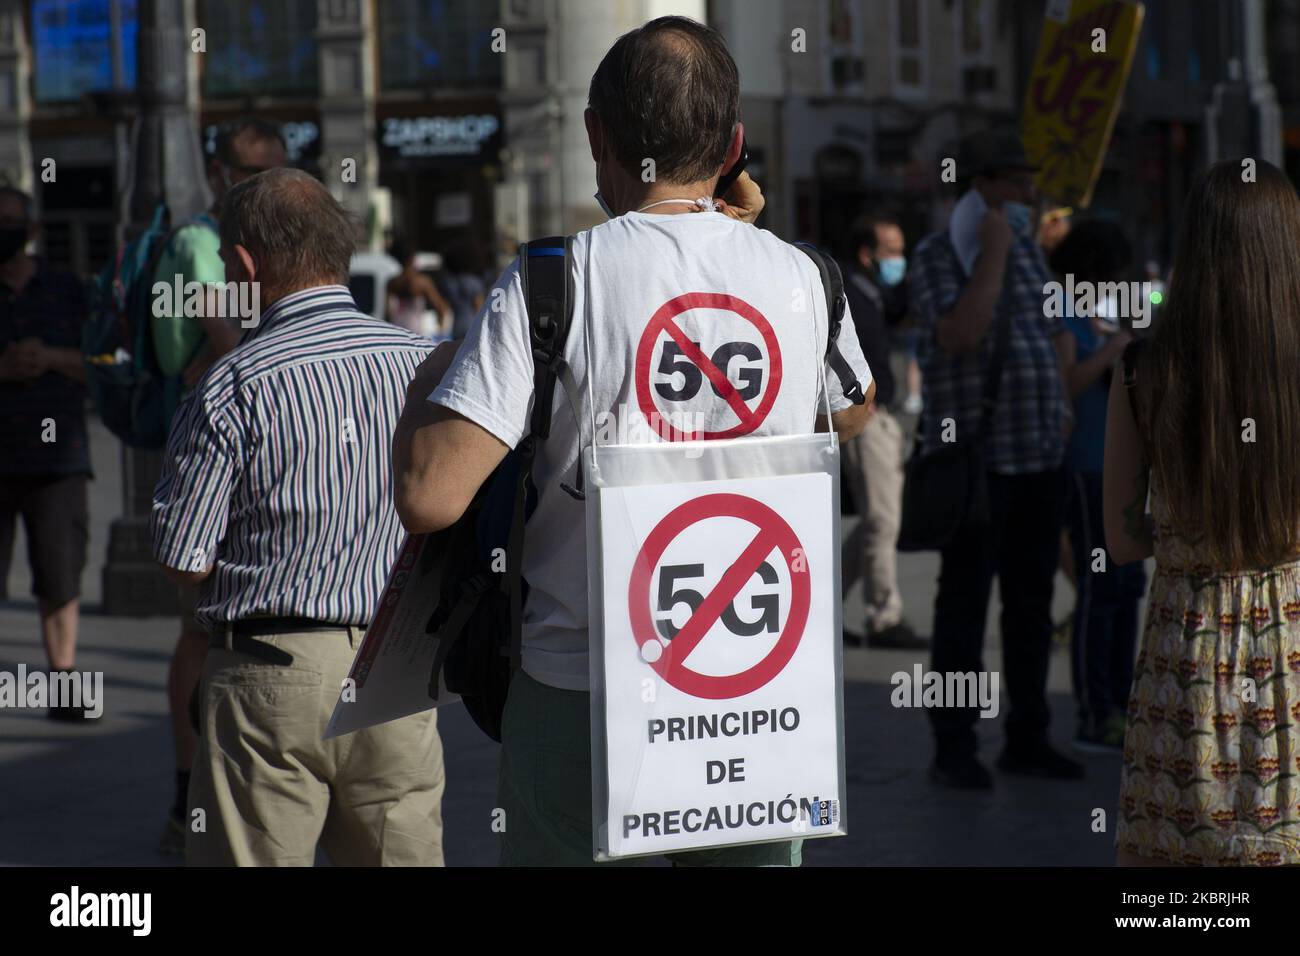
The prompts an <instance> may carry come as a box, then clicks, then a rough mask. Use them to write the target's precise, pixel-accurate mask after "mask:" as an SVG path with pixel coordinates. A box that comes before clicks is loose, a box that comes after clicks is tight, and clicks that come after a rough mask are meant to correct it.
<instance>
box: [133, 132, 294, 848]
mask: <svg viewBox="0 0 1300 956" xmlns="http://www.w3.org/2000/svg"><path fill="white" fill-rule="evenodd" d="M284 164H285V143H284V137H283V136H282V135H281V134H280V130H279V128H278V127H277V126H275V125H274V124H272V123H267V122H265V121H263V120H258V119H240V120H235V121H233V122H230V123H227V124H226V125H225V126H223V127H222V128H221V129H220V131H219V132H218V134H217V149H216V155H215V156H213V158H212V162H211V163H210V164H209V166H208V184H209V185H210V186H211V187H212V196H213V201H212V206H211V208H210V209H208V211H207V212H204V213H202V214H200V215H198V216H196V217H195V218H194V220H193V221H192V222H189V223H187V224H185V225H183V226H181V228H179V229H177V230H176V232H175V233H174V234H173V235H172V237H171V240H170V242H168V244H167V247H166V248H165V249H164V250H163V254H162V255H161V256H160V257H159V260H158V267H157V269H156V270H155V271H154V281H155V282H162V283H165V284H166V285H168V286H171V285H172V284H173V283H174V282H175V281H176V276H178V275H179V276H181V280H180V281H181V282H203V283H216V282H224V281H225V278H226V273H225V267H224V266H223V265H222V262H221V255H220V252H219V250H220V246H221V240H220V238H219V236H218V229H219V228H220V226H219V222H220V216H221V207H222V203H223V201H224V200H225V197H226V194H227V193H228V192H230V190H231V188H232V187H233V186H235V185H236V184H238V183H241V182H243V181H244V180H246V179H250V178H252V177H253V176H256V175H257V174H258V173H260V172H262V171H264V170H267V169H274V168H276V167H279V166H283V165H284ZM208 303H209V307H208V308H207V309H205V310H204V315H202V316H197V317H194V316H185V315H184V314H183V313H179V314H168V315H162V316H155V317H154V319H153V341H154V351H155V354H156V355H157V358H158V365H159V366H160V368H161V369H162V372H163V374H164V375H181V376H183V378H184V382H185V385H186V388H187V389H190V388H193V387H194V385H195V384H196V383H197V382H198V381H199V379H201V378H202V377H203V375H204V373H206V372H207V370H208V369H209V368H211V367H212V365H213V363H214V362H216V361H217V359H219V358H220V357H221V356H223V355H225V354H226V353H227V352H229V351H231V350H232V349H233V348H234V347H235V345H236V344H238V342H239V337H240V334H241V332H242V329H241V328H240V326H239V321H240V320H239V318H238V317H234V318H222V317H221V316H220V314H219V313H218V310H217V309H216V308H215V304H216V303H215V300H214V299H213V298H209V300H208ZM177 311H178V312H179V310H177ZM177 599H178V603H179V610H180V625H181V626H180V636H179V637H178V638H177V641H176V649H175V651H174V652H173V654H172V662H171V667H170V668H169V669H168V672H167V696H168V700H169V702H170V704H171V714H172V741H173V745H174V750H175V756H176V790H175V796H174V799H173V802H172V806H171V809H170V811H169V812H168V815H167V820H166V823H165V825H164V827H163V836H162V850H163V852H165V853H172V854H179V853H181V852H183V850H184V847H185V828H184V825H183V822H182V821H183V820H184V817H185V802H186V797H185V794H186V791H187V789H188V787H189V777H190V764H191V762H192V761H193V759H194V748H195V745H196V739H195V735H194V726H193V718H192V716H191V698H192V697H193V694H194V692H195V688H196V687H197V686H198V682H199V674H200V673H202V671H203V659H204V656H205V655H206V654H207V648H208V635H207V633H206V632H205V631H204V630H203V628H202V627H200V626H199V624H198V623H197V622H196V621H195V618H194V606H195V602H196V601H197V600H198V592H197V590H196V589H195V587H194V586H193V585H191V584H188V583H185V582H181V583H180V584H179V585H178V596H177Z"/></svg>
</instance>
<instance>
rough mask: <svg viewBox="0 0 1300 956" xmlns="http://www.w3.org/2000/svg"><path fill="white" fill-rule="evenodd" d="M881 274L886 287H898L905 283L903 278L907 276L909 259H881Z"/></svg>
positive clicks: (879, 267)
mask: <svg viewBox="0 0 1300 956" xmlns="http://www.w3.org/2000/svg"><path fill="white" fill-rule="evenodd" d="M877 269H878V271H879V274H880V281H881V282H883V283H884V284H885V285H891V286H892V285H898V284H899V283H900V282H902V281H903V276H904V275H906V274H907V257H906V256H894V257H892V258H889V259H881V260H880V262H879V263H878V264H877Z"/></svg>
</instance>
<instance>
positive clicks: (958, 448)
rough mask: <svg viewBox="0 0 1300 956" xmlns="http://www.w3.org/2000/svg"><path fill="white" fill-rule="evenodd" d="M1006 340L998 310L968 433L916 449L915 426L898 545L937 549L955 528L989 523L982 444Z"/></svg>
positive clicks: (1007, 319) (1006, 316)
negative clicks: (974, 424) (976, 413)
mask: <svg viewBox="0 0 1300 956" xmlns="http://www.w3.org/2000/svg"><path fill="white" fill-rule="evenodd" d="M1010 340H1011V315H1010V312H1009V311H1005V310H1004V311H1003V314H1002V315H1001V316H1000V317H999V318H998V327H997V338H996V340H995V341H994V344H993V355H992V357H991V358H990V360H989V367H988V377H987V378H986V379H985V381H984V394H983V398H982V399H981V401H980V409H981V413H980V423H979V428H978V429H977V430H976V432H975V436H974V438H972V439H971V440H970V441H966V442H950V443H946V444H941V445H940V446H939V447H938V448H935V449H933V450H931V451H929V452H926V453H924V454H922V453H921V437H922V436H921V432H920V430H919V429H918V430H917V434H916V442H915V444H914V445H913V447H912V454H911V457H909V458H908V460H907V464H906V465H905V466H904V468H903V504H902V516H901V520H900V522H899V530H898V544H897V548H898V550H899V551H942V550H943V549H944V548H945V547H946V546H947V544H948V542H949V541H951V540H952V539H953V538H954V537H955V536H956V535H957V533H958V532H959V531H977V532H978V531H983V530H985V529H987V528H988V527H989V525H990V524H991V522H992V518H991V515H990V511H989V487H988V472H987V470H986V468H985V459H984V446H985V443H986V442H987V441H988V436H989V431H990V430H991V429H992V427H993V413H994V410H995V409H996V408H997V403H998V390H999V388H1000V387H1001V384H1002V365H1003V362H1004V360H1005V359H1006V355H1007V346H1008V344H1009V343H1010Z"/></svg>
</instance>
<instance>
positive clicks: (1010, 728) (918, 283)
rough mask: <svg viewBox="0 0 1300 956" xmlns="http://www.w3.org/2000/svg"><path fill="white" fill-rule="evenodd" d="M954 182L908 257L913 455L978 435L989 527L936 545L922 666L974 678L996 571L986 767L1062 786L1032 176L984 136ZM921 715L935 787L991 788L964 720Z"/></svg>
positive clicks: (1053, 458)
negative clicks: (1052, 725) (915, 401)
mask: <svg viewBox="0 0 1300 956" xmlns="http://www.w3.org/2000/svg"><path fill="white" fill-rule="evenodd" d="M957 175H958V178H959V179H960V180H965V181H966V182H968V183H969V188H968V189H967V190H966V192H965V193H964V194H963V195H962V196H961V198H960V199H958V201H957V204H956V205H955V206H954V208H953V213H952V218H951V221H950V223H949V224H948V226H947V227H946V228H944V229H941V230H940V231H939V232H937V233H934V234H933V235H930V236H927V237H926V238H925V239H924V240H922V241H921V243H920V244H919V245H918V246H917V247H916V252H915V254H914V256H913V257H912V261H913V267H912V273H911V283H910V288H911V293H912V302H913V305H914V307H915V314H916V320H917V327H918V330H919V331H920V345H919V358H920V362H921V370H922V375H923V379H922V381H923V384H922V389H923V397H924V411H923V412H922V415H921V421H920V423H919V429H920V436H921V448H920V449H919V451H920V452H921V453H922V454H927V453H930V452H934V451H937V450H938V449H940V448H941V447H943V443H944V442H951V441H957V442H963V441H976V440H979V436H980V434H981V428H982V427H983V426H985V425H986V426H987V428H988V430H987V432H985V433H984V439H983V460H984V466H985V469H986V471H987V475H986V478H987V485H986V487H987V492H988V494H987V500H988V505H989V517H990V519H991V520H990V523H989V527H988V528H984V529H977V528H974V527H972V528H966V529H962V530H959V531H958V532H957V533H956V534H955V535H954V536H953V537H952V538H951V540H949V541H948V543H947V544H946V545H945V546H944V547H943V549H942V552H941V570H940V574H939V587H938V592H937V594H936V596H935V602H934V629H933V633H932V637H931V647H932V651H931V670H933V671H935V672H938V673H940V674H948V673H954V672H955V673H978V672H980V671H982V670H984V665H983V644H984V624H985V621H986V620H987V617H988V614H987V611H988V600H989V593H990V591H991V590H992V585H993V578H994V576H995V575H996V576H997V577H998V578H999V584H1000V594H1001V598H1002V622H1001V623H1002V666H1001V674H1002V677H1003V678H1004V680H1005V683H1006V687H1007V693H1008V697H1009V703H1010V706H1009V709H1008V714H1007V717H1006V720H1005V724H1004V730H1005V735H1006V746H1005V748H1004V749H1003V751H1002V755H1001V757H1000V758H999V760H998V768H999V769H1000V770H1002V771H1003V772H1004V773H1008V774H1020V775H1026V776H1036V777H1048V778H1055V779H1076V778H1079V777H1081V776H1083V767H1082V766H1081V765H1079V764H1078V763H1076V762H1074V761H1073V760H1070V759H1069V758H1067V757H1066V756H1064V755H1063V754H1061V753H1059V752H1058V751H1056V750H1055V749H1053V748H1052V746H1051V745H1050V744H1049V743H1048V725H1049V722H1050V718H1051V714H1050V711H1049V709H1048V704H1047V695H1046V685H1047V672H1048V662H1049V654H1050V648H1051V633H1052V617H1051V608H1052V586H1053V581H1054V578H1055V575H1056V568H1057V561H1058V557H1059V539H1058V535H1059V530H1058V529H1059V528H1060V527H1061V524H1062V521H1063V520H1064V509H1065V500H1066V481H1065V471H1064V459H1065V444H1066V437H1067V435H1068V433H1069V429H1070V422H1071V419H1072V417H1073V416H1072V411H1071V409H1070V408H1069V398H1068V391H1067V389H1066V388H1065V385H1064V380H1063V374H1064V373H1063V358H1062V356H1063V355H1064V351H1065V348H1066V342H1065V340H1066V339H1068V338H1069V336H1070V332H1069V330H1068V329H1067V327H1066V325H1065V323H1064V321H1063V320H1062V319H1061V318H1059V317H1049V316H1048V315H1046V314H1045V312H1046V311H1048V310H1045V309H1044V306H1043V296H1044V287H1045V286H1046V284H1047V283H1048V282H1049V281H1050V275H1049V273H1048V271H1047V266H1046V264H1045V263H1044V261H1043V256H1042V250H1041V248H1040V247H1039V246H1038V243H1037V242H1036V241H1035V235H1034V228H1033V227H1034V225H1036V220H1035V217H1034V205H1035V202H1036V194H1035V186H1034V167H1033V165H1032V164H1031V163H1030V162H1029V160H1028V159H1027V157H1026V156H1025V152H1024V148H1023V146H1022V145H1021V143H1020V139H1019V137H1018V136H1016V135H1015V134H1014V133H1008V134H1002V133H997V132H992V131H985V132H982V133H978V134H976V135H974V136H972V137H970V138H969V139H967V140H966V141H965V142H964V143H963V144H962V148H961V150H960V152H959V155H958V159H957ZM1000 333H1001V334H1000ZM1000 338H1002V339H1003V340H1004V345H1003V346H1002V347H1001V348H999V339H1000ZM995 351H998V352H1000V353H1001V354H1000V357H997V358H995ZM998 366H1000V374H999V375H997V376H996V379H995V381H996V383H997V386H996V387H997V391H996V395H995V398H994V402H993V405H992V407H991V408H990V409H988V410H987V411H985V409H984V405H985V392H984V389H985V383H986V381H988V380H989V379H990V376H991V375H992V374H993V373H992V372H991V369H992V368H994V367H998ZM986 415H987V416H991V417H988V418H986V417H985V416H986ZM961 490H962V489H953V492H954V493H960V492H961ZM929 714H930V718H931V723H932V725H933V729H934V734H935V750H936V753H935V762H934V765H933V766H932V768H931V777H932V779H934V780H935V781H936V782H937V783H939V784H940V785H943V786H948V787H955V788H962V789H988V788H990V787H991V786H992V784H993V781H992V777H991V776H990V774H989V772H988V770H986V769H985V768H984V766H983V765H982V764H981V763H980V762H979V760H978V759H977V758H976V734H975V725H976V721H977V712H976V711H975V710H974V709H972V708H957V707H942V708H934V709H932V710H931V711H930V712H929Z"/></svg>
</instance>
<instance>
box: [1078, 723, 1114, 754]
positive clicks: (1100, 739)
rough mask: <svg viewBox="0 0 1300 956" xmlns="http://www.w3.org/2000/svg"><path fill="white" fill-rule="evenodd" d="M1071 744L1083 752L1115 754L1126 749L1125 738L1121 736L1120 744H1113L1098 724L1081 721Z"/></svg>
mask: <svg viewBox="0 0 1300 956" xmlns="http://www.w3.org/2000/svg"><path fill="white" fill-rule="evenodd" d="M1070 746H1071V747H1072V748H1074V749H1075V750H1077V751H1078V752H1079V753H1083V754H1113V753H1119V752H1120V751H1121V750H1123V749H1124V739H1123V738H1122V737H1121V738H1120V742H1119V744H1118V745H1116V744H1113V743H1111V742H1110V740H1109V739H1108V738H1107V736H1106V733H1105V731H1103V730H1101V729H1099V728H1098V727H1096V726H1089V725H1088V724H1087V723H1080V724H1079V729H1078V731H1077V732H1076V733H1075V735H1074V740H1072V741H1071V742H1070Z"/></svg>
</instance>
